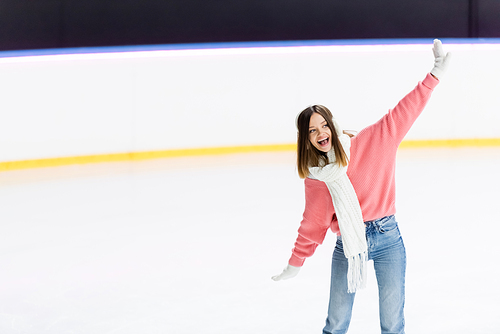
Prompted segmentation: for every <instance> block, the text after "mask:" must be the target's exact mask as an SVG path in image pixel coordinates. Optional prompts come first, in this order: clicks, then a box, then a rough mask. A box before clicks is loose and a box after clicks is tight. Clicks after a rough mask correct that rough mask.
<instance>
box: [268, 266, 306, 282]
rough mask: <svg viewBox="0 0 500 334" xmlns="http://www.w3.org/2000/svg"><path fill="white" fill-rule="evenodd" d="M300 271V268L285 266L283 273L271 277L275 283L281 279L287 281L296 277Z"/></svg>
mask: <svg viewBox="0 0 500 334" xmlns="http://www.w3.org/2000/svg"><path fill="white" fill-rule="evenodd" d="M299 271H300V267H294V266H291V265H287V266H286V268H285V269H283V272H282V273H281V274H279V275H276V276H273V277H271V278H272V279H273V280H275V281H280V280H282V279H289V278H293V277H295V276H297V274H298V273H299Z"/></svg>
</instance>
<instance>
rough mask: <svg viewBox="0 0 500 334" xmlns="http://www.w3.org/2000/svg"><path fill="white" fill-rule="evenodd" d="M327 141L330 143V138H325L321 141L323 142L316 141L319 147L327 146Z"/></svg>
mask: <svg viewBox="0 0 500 334" xmlns="http://www.w3.org/2000/svg"><path fill="white" fill-rule="evenodd" d="M329 141H330V138H328V137H327V138H325V139H323V140H320V141H318V144H319V146H321V147H325V146H327V145H328V142H329Z"/></svg>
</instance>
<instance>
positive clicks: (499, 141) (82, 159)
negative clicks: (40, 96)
mask: <svg viewBox="0 0 500 334" xmlns="http://www.w3.org/2000/svg"><path fill="white" fill-rule="evenodd" d="M488 146H490V147H492V146H500V138H478V139H434V140H405V141H403V142H402V143H401V145H400V148H402V149H410V148H439V147H442V148H458V147H488ZM295 150H296V145H295V144H276V145H250V146H228V147H211V148H187V149H174V150H159V151H145V152H130V153H112V154H96V155H83V156H74V157H59V158H45V159H32V160H19V161H7V162H0V172H4V171H11V170H21V169H31V168H44V167H57V166H67V165H78V164H93V163H103V162H123V161H140V160H150V159H161V158H176V157H193V156H207V155H224V154H237V153H257V152H284V151H295Z"/></svg>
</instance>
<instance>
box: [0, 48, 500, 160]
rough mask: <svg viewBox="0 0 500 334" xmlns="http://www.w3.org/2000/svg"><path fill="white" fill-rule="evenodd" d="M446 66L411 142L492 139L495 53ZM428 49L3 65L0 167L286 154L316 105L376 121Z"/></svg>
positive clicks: (460, 56)
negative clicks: (259, 151) (101, 157)
mask: <svg viewBox="0 0 500 334" xmlns="http://www.w3.org/2000/svg"><path fill="white" fill-rule="evenodd" d="M444 47H445V49H446V50H447V51H451V52H452V53H453V59H452V62H451V64H450V68H449V69H448V72H447V73H446V76H445V77H444V79H443V80H442V83H441V84H440V85H439V86H438V87H437V88H436V90H435V92H434V94H433V97H432V99H431V101H430V103H429V104H428V106H427V108H426V110H425V111H424V113H423V115H422V116H421V117H420V118H419V119H418V120H417V122H416V124H415V125H414V127H413V128H412V130H411V131H410V133H409V134H408V136H407V139H456V138H465V139H469V138H499V137H500V112H499V110H500V94H498V93H497V90H498V87H500V62H498V59H500V44H449V45H448V44H446V42H445V43H444ZM431 48H432V44H431V41H429V44H426V45H422V44H417V45H378V46H377V45H351V46H338V45H333V46H316V47H313V46H305V47H281V48H280V47H275V48H236V49H213V50H210V49H208V50H207V49H201V50H170V51H151V52H129V53H116V54H94V55H78V54H76V55H58V56H38V57H18V58H0V73H1V75H0V91H1V92H2V98H1V99H0V117H1V119H2V122H0V146H1V147H2V150H0V161H15V160H27V159H39V158H51V157H66V156H79V155H95V154H109V153H123V152H138V151H150V150H169V149H183V148H200V147H221V146H239V145H261V144H282V143H294V142H295V140H296V130H295V125H294V122H295V117H296V115H297V113H298V112H299V111H300V110H302V109H303V108H305V107H307V106H308V105H310V104H324V105H326V106H328V107H329V108H330V109H331V110H332V111H333V113H334V114H335V116H336V117H337V118H338V119H339V120H340V121H341V122H342V123H343V125H344V127H345V128H348V129H352V130H360V129H362V128H363V127H364V126H366V125H369V124H371V123H372V122H374V121H376V120H377V119H378V118H379V117H381V116H382V115H383V114H384V113H385V112H386V111H387V110H388V109H389V108H392V107H394V105H395V104H396V103H397V102H398V101H399V99H401V98H402V97H403V96H404V95H405V94H406V93H407V92H409V91H410V90H411V89H412V88H413V87H414V86H415V85H416V84H417V82H418V81H420V80H422V79H423V78H424V77H425V75H426V73H427V72H429V71H430V70H431V68H432V65H433V55H432V51H431Z"/></svg>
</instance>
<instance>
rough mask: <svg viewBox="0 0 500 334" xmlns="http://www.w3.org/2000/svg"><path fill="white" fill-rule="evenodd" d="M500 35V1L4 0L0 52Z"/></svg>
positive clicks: (0, 15)
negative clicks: (210, 43)
mask: <svg viewBox="0 0 500 334" xmlns="http://www.w3.org/2000/svg"><path fill="white" fill-rule="evenodd" d="M477 37H481V38H482V37H484V38H488V37H500V0H413V1H408V0H171V1H169V0H0V50H20V49H42V48H64V47H92V46H118V45H145V44H171V43H203V42H235V41H243V42H244V41H291V40H321V39H370V38H477Z"/></svg>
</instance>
